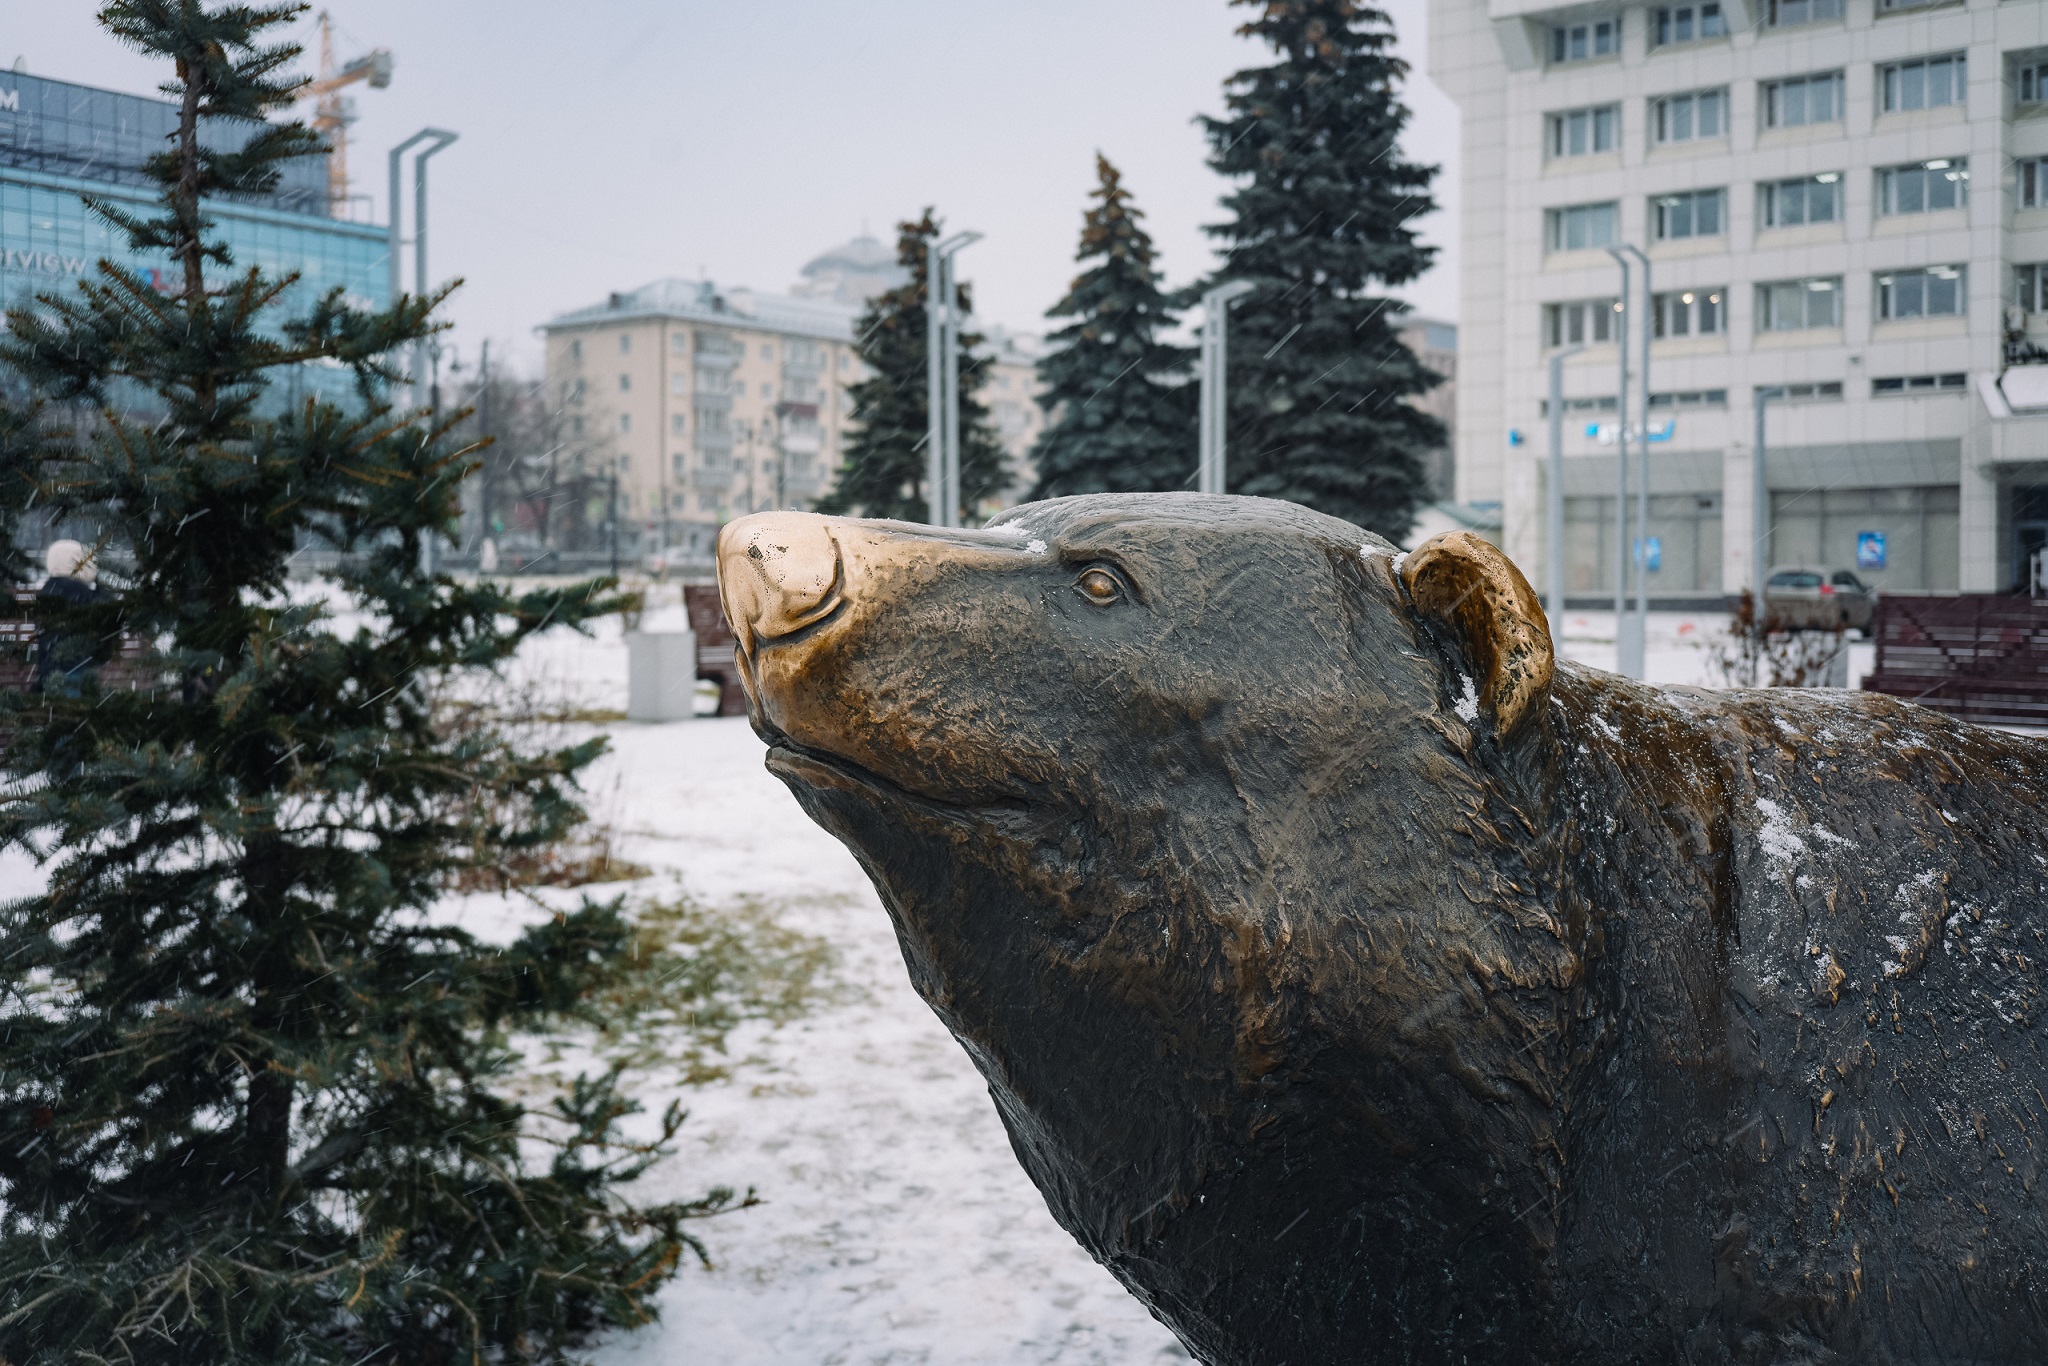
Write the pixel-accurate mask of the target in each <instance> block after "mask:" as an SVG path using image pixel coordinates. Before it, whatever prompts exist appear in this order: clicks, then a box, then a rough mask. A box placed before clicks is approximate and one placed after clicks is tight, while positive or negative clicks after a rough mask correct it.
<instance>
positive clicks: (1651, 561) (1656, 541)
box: [1636, 536, 1664, 574]
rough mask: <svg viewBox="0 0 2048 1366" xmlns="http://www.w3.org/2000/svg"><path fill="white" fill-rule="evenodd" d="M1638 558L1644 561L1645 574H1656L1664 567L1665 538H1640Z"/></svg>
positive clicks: (1637, 544) (1638, 540)
mask: <svg viewBox="0 0 2048 1366" xmlns="http://www.w3.org/2000/svg"><path fill="white" fill-rule="evenodd" d="M1636 558H1637V559H1639V560H1641V561H1642V564H1643V572H1644V573H1646V574H1654V573H1656V572H1657V571H1658V570H1660V569H1662V568H1663V567H1664V538H1663V537H1661V536H1638V537H1637V538H1636Z"/></svg>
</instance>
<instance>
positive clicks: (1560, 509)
mask: <svg viewBox="0 0 2048 1366" xmlns="http://www.w3.org/2000/svg"><path fill="white" fill-rule="evenodd" d="M1585 349H1586V348H1585V347H1583V346H1574V347H1572V348H1571V349H1570V350H1569V351H1560V352H1558V353H1557V354H1556V355H1554V356H1552V357H1551V358H1550V488H1549V489H1548V490H1547V493H1548V495H1549V496H1548V498H1547V499H1546V500H1545V501H1546V502H1548V503H1549V505H1550V509H1549V510H1550V556H1549V560H1548V563H1547V564H1546V566H1545V573H1544V577H1545V578H1546V579H1547V580H1548V581H1549V588H1550V593H1549V600H1548V601H1547V602H1545V603H1544V604H1543V605H1544V607H1545V608H1546V609H1547V610H1548V611H1549V613H1550V620H1551V634H1552V635H1553V636H1554V635H1556V633H1557V631H1558V630H1559V629H1560V628H1559V626H1558V623H1559V622H1560V621H1561V620H1562V617H1560V615H1559V614H1560V613H1562V612H1563V611H1564V363H1565V362H1566V361H1568V360H1570V359H1571V358H1572V357H1573V356H1576V355H1578V354H1579V352H1581V351H1583V350H1585Z"/></svg>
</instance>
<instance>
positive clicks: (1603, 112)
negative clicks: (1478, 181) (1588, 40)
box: [997, 104, 1621, 386]
mask: <svg viewBox="0 0 2048 1366" xmlns="http://www.w3.org/2000/svg"><path fill="white" fill-rule="evenodd" d="M1620 145H1621V108H1620V106H1619V105H1612V104H1603V105H1601V106H1600V107H1599V108H1597V109H1570V110H1566V111H1565V112H1564V113H1562V114H1552V115H1551V116H1550V155H1551V156H1553V157H1582V156H1589V155H1591V154H1592V153H1594V152H1611V151H1613V150H1614V149H1615V148H1617V147H1619V146H1620ZM997 379H998V381H999V382H1000V383H1002V384H1004V385H1006V386H1007V385H1008V384H1009V377H1008V376H1007V375H999V376H997Z"/></svg>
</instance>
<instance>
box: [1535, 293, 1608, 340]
mask: <svg viewBox="0 0 2048 1366" xmlns="http://www.w3.org/2000/svg"><path fill="white" fill-rule="evenodd" d="M1613 339H1614V300H1612V299H1579V300H1576V301H1575V302H1572V303H1568V304H1545V305H1543V341H1544V345H1546V346H1551V347H1558V346H1584V345H1586V344H1588V343H1591V342H1604V341H1612V340H1613Z"/></svg>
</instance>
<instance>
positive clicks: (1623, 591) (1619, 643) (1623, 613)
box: [1607, 247, 1629, 674]
mask: <svg viewBox="0 0 2048 1366" xmlns="http://www.w3.org/2000/svg"><path fill="white" fill-rule="evenodd" d="M1607 254H1608V255H1609V256H1612V257H1613V258H1614V263H1615V264H1616V265H1618V266H1620V267H1621V297H1620V300H1619V302H1618V304H1617V306H1616V308H1615V310H1614V349H1615V352H1616V353H1617V354H1618V355H1619V356H1620V357H1621V373H1620V385H1621V388H1620V390H1619V392H1618V393H1616V395H1615V398H1614V447H1615V451H1616V453H1617V458H1616V459H1615V462H1614V469H1615V475H1614V670H1615V672H1616V673H1624V674H1625V673H1627V672H1628V667H1627V663H1626V661H1627V658H1628V647H1627V644H1626V640H1627V636H1628V562H1629V553H1628V292H1629V291H1628V285H1629V267H1628V257H1626V256H1624V255H1622V254H1621V250H1620V249H1619V248H1617V247H1609V248H1608V249H1607Z"/></svg>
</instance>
